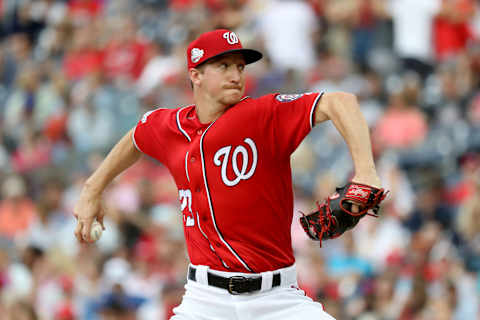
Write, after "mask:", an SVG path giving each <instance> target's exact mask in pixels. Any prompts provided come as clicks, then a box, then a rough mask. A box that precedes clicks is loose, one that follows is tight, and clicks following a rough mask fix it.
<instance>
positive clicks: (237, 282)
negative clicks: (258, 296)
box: [188, 267, 280, 294]
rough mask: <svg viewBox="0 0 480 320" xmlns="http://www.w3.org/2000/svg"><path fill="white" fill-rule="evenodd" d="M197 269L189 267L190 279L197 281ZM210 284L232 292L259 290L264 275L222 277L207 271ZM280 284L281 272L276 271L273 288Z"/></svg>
mask: <svg viewBox="0 0 480 320" xmlns="http://www.w3.org/2000/svg"><path fill="white" fill-rule="evenodd" d="M196 273H197V270H196V269H195V268H193V267H189V268H188V279H189V280H192V281H197V276H196ZM207 279H208V285H209V286H214V287H217V288H221V289H225V290H227V291H228V292H229V293H230V294H240V293H247V292H253V291H258V290H260V289H261V288H262V277H255V278H247V277H242V276H233V277H228V278H227V277H222V276H218V275H216V274H212V273H210V272H207ZM279 285H280V273H275V274H274V275H273V279H272V288H273V287H278V286H279Z"/></svg>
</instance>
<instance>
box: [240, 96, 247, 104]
mask: <svg viewBox="0 0 480 320" xmlns="http://www.w3.org/2000/svg"><path fill="white" fill-rule="evenodd" d="M247 98H250V96H245V97H243V98H242V99H240V101H243V100H245V99H247ZM240 101H238V102H240ZM238 102H237V103H238Z"/></svg>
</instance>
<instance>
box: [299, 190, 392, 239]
mask: <svg viewBox="0 0 480 320" xmlns="http://www.w3.org/2000/svg"><path fill="white" fill-rule="evenodd" d="M387 193H388V191H387V192H385V190H384V189H378V188H375V187H372V186H369V185H365V184H360V183H355V182H350V183H348V184H347V185H345V186H344V187H339V188H337V189H336V192H335V193H334V194H333V195H331V196H330V197H328V198H327V199H325V200H324V201H323V202H322V203H321V204H318V202H317V210H316V211H314V212H311V213H310V214H308V215H303V216H302V217H300V224H301V225H302V227H303V229H304V230H305V232H306V233H307V235H308V236H309V237H310V238H311V239H313V240H317V241H320V246H322V240H327V239H333V238H336V237H338V236H340V235H341V234H343V233H344V232H345V231H347V230H349V229H351V228H353V227H355V226H356V225H357V223H358V221H360V219H361V218H363V217H364V216H366V215H370V216H374V217H378V211H379V209H380V202H382V200H383V199H385V196H386V195H387ZM354 204H355V205H357V206H358V211H356V212H354V210H352V205H354Z"/></svg>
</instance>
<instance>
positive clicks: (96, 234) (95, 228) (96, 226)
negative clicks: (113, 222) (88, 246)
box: [90, 221, 103, 241]
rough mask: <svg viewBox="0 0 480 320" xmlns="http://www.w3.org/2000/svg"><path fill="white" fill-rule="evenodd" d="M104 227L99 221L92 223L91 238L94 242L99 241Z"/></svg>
mask: <svg viewBox="0 0 480 320" xmlns="http://www.w3.org/2000/svg"><path fill="white" fill-rule="evenodd" d="M102 232H103V229H102V225H101V224H100V222H98V221H94V222H93V223H92V228H91V229H90V238H91V239H92V241H97V240H98V239H100V237H101V236H102Z"/></svg>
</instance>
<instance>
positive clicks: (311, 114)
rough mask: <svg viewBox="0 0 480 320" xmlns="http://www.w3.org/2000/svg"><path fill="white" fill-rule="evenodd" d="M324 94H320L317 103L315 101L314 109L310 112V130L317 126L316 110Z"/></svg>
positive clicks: (316, 99)
mask: <svg viewBox="0 0 480 320" xmlns="http://www.w3.org/2000/svg"><path fill="white" fill-rule="evenodd" d="M324 93H325V92H322V93H320V94H319V95H318V96H317V97H316V98H315V101H313V105H312V109H311V110H310V129H313V126H314V125H315V109H316V107H317V102H318V101H319V100H320V98H321V97H322V96H323V94H324Z"/></svg>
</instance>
